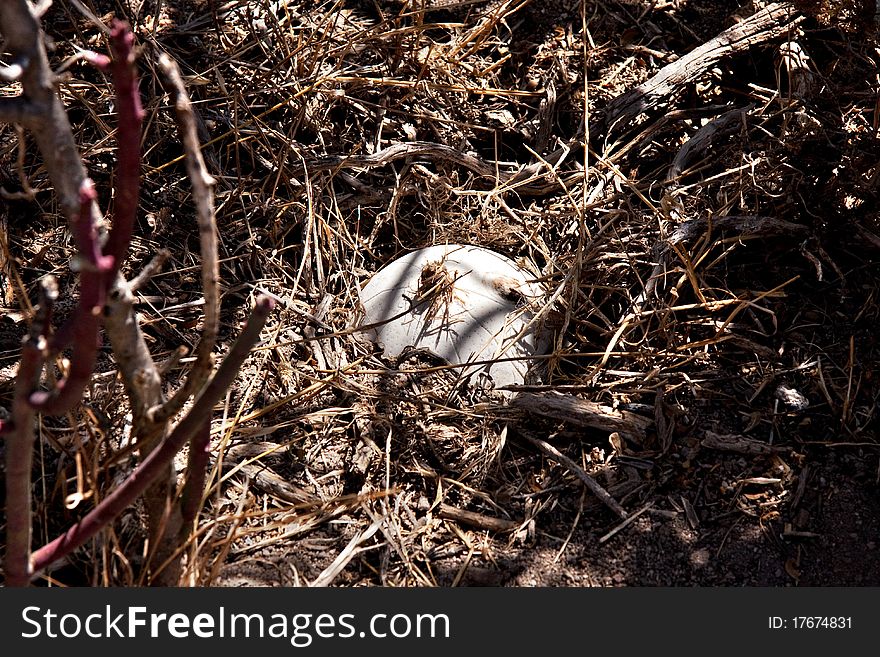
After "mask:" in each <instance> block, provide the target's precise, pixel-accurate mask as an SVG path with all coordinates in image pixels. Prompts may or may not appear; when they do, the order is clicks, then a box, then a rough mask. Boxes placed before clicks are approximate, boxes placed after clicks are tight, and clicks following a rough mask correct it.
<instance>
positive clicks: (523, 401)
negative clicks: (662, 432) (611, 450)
mask: <svg viewBox="0 0 880 657" xmlns="http://www.w3.org/2000/svg"><path fill="white" fill-rule="evenodd" d="M510 404H511V405H512V406H514V407H516V408H520V409H522V410H524V411H526V412H528V413H533V414H535V415H540V416H543V417H549V418H552V419H554V420H562V421H563V422H569V423H571V424H574V425H577V426H581V427H589V428H591V429H599V430H602V431H607V432H608V433H611V432H613V431H616V432H617V433H619V434H621V435H623V436H627V437H629V438H631V439H632V440H634V441H635V442H637V443H644V442H645V438H646V435H647V431H648V428H649V427H650V426H651V425H652V424H653V420H652V419H651V418H647V417H644V416H642V415H638V414H636V413H633V412H631V411H623V410H619V409H615V408H611V407H610V406H603V405H602V404H598V403H596V402H592V401H589V400H586V399H579V398H577V397H572V396H570V395H560V394H558V393H545V394H535V393H525V392H522V393H519V394H517V395H514V396H513V398H512V399H511V400H510Z"/></svg>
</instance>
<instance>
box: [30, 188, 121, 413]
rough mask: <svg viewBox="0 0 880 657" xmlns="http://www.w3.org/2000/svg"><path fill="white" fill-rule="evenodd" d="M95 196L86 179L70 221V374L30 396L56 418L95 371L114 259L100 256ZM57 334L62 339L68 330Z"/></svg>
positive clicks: (39, 408) (74, 401) (77, 398)
mask: <svg viewBox="0 0 880 657" xmlns="http://www.w3.org/2000/svg"><path fill="white" fill-rule="evenodd" d="M95 196H96V195H95V188H94V185H93V184H92V181H91V180H89V179H88V178H86V179H85V180H84V181H83V183H82V185H81V186H80V211H79V214H78V216H76V217H75V218H74V220H73V232H74V238H75V239H76V242H77V248H78V251H79V254H78V258H79V265H80V268H81V272H80V296H79V303H78V304H77V308H76V311H75V312H74V315H73V324H72V330H71V331H70V332H69V333H70V335H71V337H72V340H73V355H72V356H71V359H70V371H69V372H68V374H67V377H66V378H64V379H63V380H61V381H59V382H58V384H57V385H56V386H55V389H54V390H52V391H51V392H45V391H38V392H34V393H33V394H32V395H30V403H31V405H32V406H33V407H34V410H36V411H39V412H41V413H46V414H49V415H59V414H61V413H64V412H65V411H67V410H69V409H70V408H72V407H73V406H74V405H76V404H77V403H78V402H79V401H80V400H81V399H82V393H83V390H84V389H85V387H86V384H88V382H89V379H90V378H91V376H92V373H93V371H94V369H95V359H96V357H97V354H98V336H99V328H100V317H101V309H102V308H103V307H104V301H105V300H106V296H107V290H106V286H107V272H108V271H109V270H110V268H111V267H112V261H113V258H110V257H108V256H103V255H101V247H100V246H99V244H98V231H97V228H96V227H95V223H94V219H93V215H92V204H93V203H94V201H95ZM60 333H61V335H62V336H63V337H62V339H65V338H66V337H67V335H66V334H67V333H68V331H67V330H63V331H61V332H60ZM53 342H54V343H53V345H52V347H53V348H59V349H60V348H63V347H64V346H66V345H61V344H59V341H58V340H56V341H53Z"/></svg>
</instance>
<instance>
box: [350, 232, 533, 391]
mask: <svg viewBox="0 0 880 657" xmlns="http://www.w3.org/2000/svg"><path fill="white" fill-rule="evenodd" d="M532 279H533V276H532V275H530V274H529V273H528V272H526V271H525V270H524V269H522V268H521V267H519V266H518V265H517V264H516V263H515V262H513V261H512V260H511V259H510V258H507V257H505V256H502V255H500V254H498V253H495V252H494V251H490V250H488V249H484V248H480V247H476V246H463V245H459V244H451V245H442V246H432V247H429V248H426V249H421V250H419V251H414V252H412V253H408V254H406V255H404V256H402V257H401V258H398V259H397V260H394V261H392V262H391V263H389V264H388V265H386V266H385V267H383V268H382V269H381V270H380V271H378V272H377V273H376V274H375V275H374V276H373V277H372V278H371V279H370V280H369V281H368V282H367V284H366V285H365V286H364V288H363V290H362V291H361V295H360V297H361V304H362V306H363V310H364V315H363V318H362V320H361V323H360V326H361V328H362V329H363V330H364V333H365V334H366V336H367V337H368V338H369V339H371V340H372V341H373V342H376V343H378V344H379V345H380V346H381V347H382V348H383V350H384V353H385V355H386V356H391V357H396V356H399V355H400V354H401V353H403V352H404V351H405V350H407V349H410V348H414V349H426V350H428V351H430V352H432V353H434V354H436V355H437V356H439V357H441V358H443V359H444V360H446V361H447V362H449V363H450V364H451V365H454V366H461V367H460V368H458V371H459V372H460V373H461V375H462V376H463V377H470V378H471V380H473V379H474V378H475V377H477V376H483V375H486V376H488V377H490V378H491V381H492V384H493V385H494V387H501V386H507V385H515V384H521V383H524V382H525V381H526V380H527V374H528V373H529V370H530V368H531V367H532V365H533V357H534V356H535V355H537V354H540V353H543V352H544V351H546V349H547V345H548V339H547V337H546V334H545V332H544V330H543V329H542V328H541V327H540V326H539V324H540V323H541V322H540V321H539V320H536V319H535V312H536V311H537V310H538V309H540V303H541V299H542V298H543V296H544V290H543V289H542V288H541V286H540V285H538V284H537V283H535V282H533V280H532Z"/></svg>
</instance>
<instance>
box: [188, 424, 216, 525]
mask: <svg viewBox="0 0 880 657" xmlns="http://www.w3.org/2000/svg"><path fill="white" fill-rule="evenodd" d="M210 461H211V420H210V418H208V420H207V421H206V422H205V423H204V424H203V425H202V426H201V427H199V430H198V431H197V432H196V433H195V435H193V437H192V440H190V441H189V462H188V463H187V468H186V473H187V475H186V476H187V479H186V484H184V486H183V500H182V502H181V515H182V516H183V528H182V529H183V531H185V532H189V531H190V526H191V525H192V523H193V521H194V520H195V519H196V516H197V515H198V513H199V509H200V508H201V506H202V492H203V490H204V488H205V478H206V474H207V471H208V464H209V463H210Z"/></svg>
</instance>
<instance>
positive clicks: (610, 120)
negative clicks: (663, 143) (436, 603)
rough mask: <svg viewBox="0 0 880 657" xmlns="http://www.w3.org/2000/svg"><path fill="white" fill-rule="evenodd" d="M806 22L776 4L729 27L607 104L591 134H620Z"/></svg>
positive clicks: (784, 5) (782, 4)
mask: <svg viewBox="0 0 880 657" xmlns="http://www.w3.org/2000/svg"><path fill="white" fill-rule="evenodd" d="M802 20H803V17H802V16H798V15H797V11H796V10H795V8H794V6H793V5H792V4H791V3H788V2H777V3H774V4H771V5H768V6H767V7H765V8H764V9H762V10H760V11H758V12H755V13H754V14H753V15H752V16H750V17H749V18H747V19H745V20H744V21H742V22H740V23H737V24H736V25H734V26H733V27H729V28H728V29H726V30H724V31H723V32H722V33H721V34H719V35H718V36H716V37H715V38H713V39H710V40H709V41H707V42H706V43H704V44H703V45H701V46H699V47H697V48H694V49H693V50H692V51H690V52H689V53H688V54H686V55H684V56H683V57H681V58H680V59H677V60H676V61H674V62H672V63H671V64H667V65H666V66H664V67H663V68H662V69H660V70H659V71H658V72H657V73H656V74H655V75H653V76H652V77H651V78H650V79H649V80H647V81H646V82H644V83H642V84H640V85H639V86H638V87H636V88H634V89H631V90H629V91H627V92H626V93H624V94H622V95H621V96H618V97H617V98H615V99H614V100H613V101H611V102H610V103H609V104H608V107H607V108H606V110H605V118H604V119H603V120H602V124H601V126H597V127H598V128H599V129H600V130H603V131H604V132H600V131H595V130H593V131H591V133H592V134H605V133H612V134H619V133H620V132H621V131H622V130H623V129H624V127H625V126H626V125H627V124H628V123H629V122H630V121H632V120H633V119H635V118H636V117H638V116H639V115H640V114H643V113H645V112H649V111H651V110H653V109H655V108H657V107H658V106H659V105H660V104H661V103H663V102H666V101H667V100H668V99H670V98H672V97H673V96H674V95H675V94H676V93H678V92H679V91H680V90H681V89H682V88H683V87H684V86H685V85H687V84H690V83H691V82H694V81H696V80H698V79H699V78H701V77H703V76H704V75H705V74H706V71H707V70H709V69H710V68H712V67H713V66H715V64H717V63H718V62H719V61H721V60H722V59H723V58H725V57H729V56H730V55H733V54H736V53H740V52H744V51H746V50H748V49H749V48H751V47H753V46H755V45H758V44H760V43H764V42H766V41H769V40H771V39H775V38H778V37H780V36H785V35H786V34H788V33H789V31H790V30H791V29H792V27H794V26H795V25H797V24H798V23H799V22H800V21H802Z"/></svg>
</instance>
